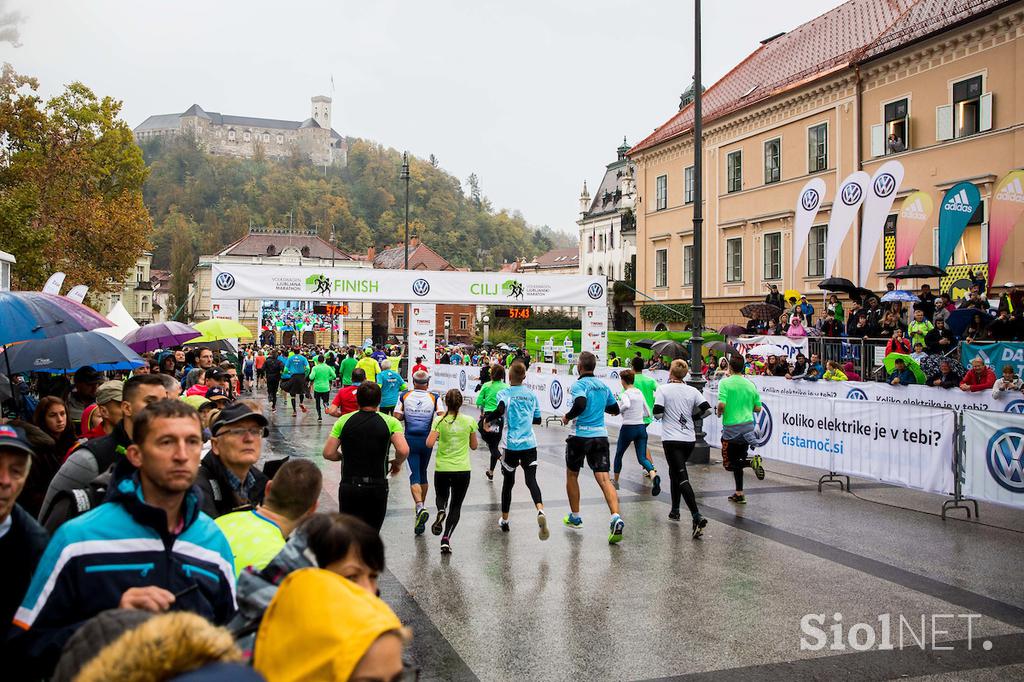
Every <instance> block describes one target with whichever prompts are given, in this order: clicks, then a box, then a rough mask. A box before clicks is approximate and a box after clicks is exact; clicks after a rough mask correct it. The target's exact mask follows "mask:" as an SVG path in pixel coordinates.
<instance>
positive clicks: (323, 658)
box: [253, 568, 408, 682]
mask: <svg viewBox="0 0 1024 682" xmlns="http://www.w3.org/2000/svg"><path fill="white" fill-rule="evenodd" d="M407 639H408V636H407V634H406V631H405V629H404V628H403V627H402V623H401V621H399V620H398V616H396V615H395V613H394V612H393V611H392V610H391V608H390V607H389V606H388V605H387V604H385V603H384V602H383V601H381V599H380V598H379V597H376V596H374V595H372V594H370V593H369V592H367V591H366V590H364V589H363V588H361V587H358V586H357V585H356V584H355V583H353V582H350V581H348V580H346V579H345V578H342V577H341V576H340V575H338V574H337V573H332V572H330V571H325V570H323V569H320V568H302V569H299V570H297V571H295V572H293V573H291V574H290V575H289V576H288V577H287V578H285V579H284V582H282V583H281V586H280V587H279V588H278V590H277V594H276V595H274V599H273V600H272V601H271V602H270V606H269V607H267V611H266V614H265V615H264V616H263V622H262V623H261V624H260V629H259V632H258V633H257V634H256V646H255V654H254V657H253V667H254V668H255V669H256V671H257V672H259V673H260V674H262V675H263V676H264V677H266V678H267V682H320V681H322V680H331V681H333V682H344V681H345V680H349V679H360V680H391V679H395V678H397V677H398V676H399V675H401V674H402V672H403V669H404V667H403V663H402V648H403V647H404V646H405V642H406V640H407Z"/></svg>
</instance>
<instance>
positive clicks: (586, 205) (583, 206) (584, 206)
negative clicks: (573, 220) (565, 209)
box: [580, 180, 590, 218]
mask: <svg viewBox="0 0 1024 682" xmlns="http://www.w3.org/2000/svg"><path fill="white" fill-rule="evenodd" d="M589 210H590V192H588V191H587V181H586V180H584V181H583V191H582V192H580V217H581V218H582V216H583V214H584V213H586V212H587V211H589Z"/></svg>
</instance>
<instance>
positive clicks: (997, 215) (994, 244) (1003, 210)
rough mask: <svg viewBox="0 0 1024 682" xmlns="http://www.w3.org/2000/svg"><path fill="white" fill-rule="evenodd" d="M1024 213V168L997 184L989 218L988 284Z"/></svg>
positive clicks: (1011, 173)
mask: <svg viewBox="0 0 1024 682" xmlns="http://www.w3.org/2000/svg"><path fill="white" fill-rule="evenodd" d="M1021 213H1024V170H1015V171H1011V172H1010V173H1008V174H1007V175H1006V177H1005V178H1003V179H1002V180H1000V181H999V184H998V185H996V191H995V193H994V194H993V196H992V205H991V207H990V208H989V218H988V285H989V286H990V287H991V286H992V282H994V281H995V278H996V271H998V270H999V260H1000V258H1001V257H1002V255H1003V247H1004V246H1006V240H1007V239H1009V238H1010V233H1011V232H1013V226H1014V225H1016V224H1017V220H1018V219H1019V218H1020V216H1021Z"/></svg>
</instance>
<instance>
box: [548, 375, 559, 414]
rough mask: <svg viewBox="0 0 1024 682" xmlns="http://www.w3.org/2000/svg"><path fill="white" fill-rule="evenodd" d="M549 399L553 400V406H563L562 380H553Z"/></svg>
mask: <svg viewBox="0 0 1024 682" xmlns="http://www.w3.org/2000/svg"><path fill="white" fill-rule="evenodd" d="M548 399H549V400H550V401H551V407H552V408H553V409H556V410H557V409H558V408H559V407H561V406H562V382H560V381H559V380H558V379H552V380H551V386H550V387H548Z"/></svg>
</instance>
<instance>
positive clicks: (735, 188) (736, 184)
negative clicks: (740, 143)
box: [725, 150, 743, 192]
mask: <svg viewBox="0 0 1024 682" xmlns="http://www.w3.org/2000/svg"><path fill="white" fill-rule="evenodd" d="M725 168H726V188H727V190H728V191H729V192H739V191H740V190H741V189H743V152H741V151H739V150H736V151H734V152H729V155H728V156H726V157H725Z"/></svg>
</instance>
